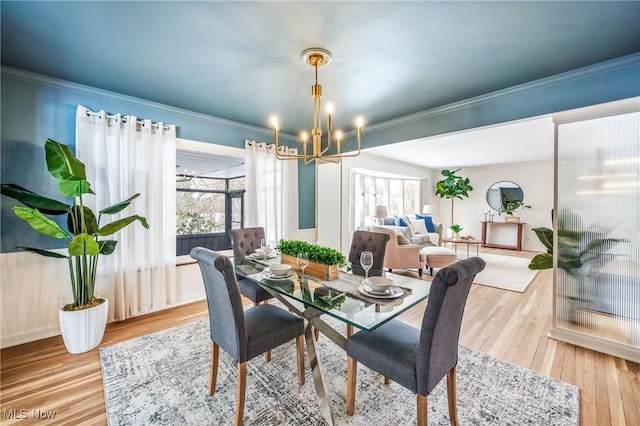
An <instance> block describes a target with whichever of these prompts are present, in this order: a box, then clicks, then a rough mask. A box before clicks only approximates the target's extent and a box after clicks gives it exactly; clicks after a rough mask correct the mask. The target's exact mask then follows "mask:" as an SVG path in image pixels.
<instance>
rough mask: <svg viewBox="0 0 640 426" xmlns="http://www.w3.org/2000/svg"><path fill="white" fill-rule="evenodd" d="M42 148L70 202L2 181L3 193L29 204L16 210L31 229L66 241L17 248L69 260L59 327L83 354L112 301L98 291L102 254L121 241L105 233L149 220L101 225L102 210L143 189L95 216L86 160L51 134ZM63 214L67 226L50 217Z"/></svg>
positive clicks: (99, 332) (97, 337)
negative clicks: (51, 246) (57, 246)
mask: <svg viewBox="0 0 640 426" xmlns="http://www.w3.org/2000/svg"><path fill="white" fill-rule="evenodd" d="M44 148H45V155H46V162H47V170H48V171H49V173H50V174H51V175H53V177H55V178H56V179H58V188H59V190H60V193H61V194H62V195H63V196H65V197H69V198H72V199H73V202H72V204H70V205H69V204H66V203H64V202H60V201H56V200H53V199H50V198H47V197H44V196H42V195H39V194H36V193H35V192H32V191H30V190H28V189H25V188H22V187H20V186H18V185H15V184H2V195H6V196H8V197H11V198H13V199H15V200H18V201H19V202H21V203H22V204H24V205H25V206H26V207H22V206H16V207H14V208H13V211H14V213H15V214H16V216H18V217H19V218H20V219H22V220H24V221H26V222H27V223H28V224H29V225H31V227H32V228H33V229H35V230H36V231H38V232H40V233H42V234H44V235H46V236H49V237H53V238H59V239H66V240H67V253H68V254H61V253H58V252H56V251H50V250H42V249H38V248H33V247H24V246H19V247H18V248H21V249H23V250H27V251H30V252H33V253H37V254H40V255H42V256H47V257H53V258H58V259H67V262H68V263H69V275H70V278H71V290H72V293H73V303H69V304H67V305H65V306H64V307H62V309H61V310H60V315H59V317H60V329H61V331H62V337H63V339H64V343H65V346H66V347H67V350H68V351H69V352H70V353H72V354H73V353H82V352H87V351H89V350H91V349H93V348H95V347H96V346H98V345H99V344H100V342H101V341H102V336H103V335H104V329H105V326H106V322H107V314H108V301H107V300H106V299H100V298H97V297H96V296H95V283H96V273H97V266H98V256H99V255H101V254H102V255H109V254H111V253H113V251H114V250H115V248H116V244H117V243H118V242H117V241H116V240H113V239H101V237H107V236H109V235H112V234H114V233H116V232H118V231H119V230H121V229H122V228H124V227H126V226H127V225H129V224H131V223H133V222H135V221H139V222H140V223H141V224H142V226H144V227H145V228H149V225H148V224H147V220H146V219H145V218H144V217H142V216H138V215H133V216H128V217H125V218H122V219H118V220H116V221H114V222H111V223H108V224H106V225H103V226H100V219H101V218H102V216H103V215H105V214H116V213H119V212H121V211H122V210H124V209H125V208H126V207H127V206H129V204H130V203H131V201H132V200H133V199H135V198H137V197H138V196H139V195H140V194H135V195H133V196H131V197H129V198H128V199H126V200H124V201H121V202H119V203H117V204H114V205H112V206H110V207H107V208H104V209H102V210H100V211H99V212H98V213H99V214H98V217H97V218H96V215H95V214H94V213H93V211H92V210H91V209H90V208H89V207H87V206H85V205H84V203H83V195H85V194H95V193H94V192H93V190H92V189H91V185H90V184H89V182H87V179H86V174H85V165H84V163H82V162H81V161H80V160H78V159H77V158H76V157H75V155H74V154H73V153H72V152H71V150H70V149H69V147H68V146H67V145H64V144H62V143H59V142H56V141H54V140H51V139H48V140H47V142H46V143H45V145H44ZM61 215H66V219H67V220H66V223H67V229H64V228H63V227H62V226H60V225H59V224H58V223H57V222H55V221H53V220H52V219H50V218H49V217H47V216H61Z"/></svg>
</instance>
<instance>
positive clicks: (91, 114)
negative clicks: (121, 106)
mask: <svg viewBox="0 0 640 426" xmlns="http://www.w3.org/2000/svg"><path fill="white" fill-rule="evenodd" d="M99 115H101V113H99V112H93V111H89V110H87V117H91V116H99ZM106 116H107V119H108V120H115V119H116V118H118V116H117V115H109V114H106ZM128 117H129V116H127V115H123V116H120V119H121V120H122V122H123V123H126V122H127V121H128ZM136 124H140V125H144V122H143V121H142V120H136ZM151 125H152V126H154V127H156V128H158V127H159V125H160V123H151ZM162 129H163V130H171V126H169V125H165V126H162Z"/></svg>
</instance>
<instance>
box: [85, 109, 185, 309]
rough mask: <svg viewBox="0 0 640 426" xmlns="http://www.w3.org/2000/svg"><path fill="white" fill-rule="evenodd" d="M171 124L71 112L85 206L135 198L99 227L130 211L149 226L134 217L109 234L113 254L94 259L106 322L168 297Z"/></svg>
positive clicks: (162, 303) (171, 282)
mask: <svg viewBox="0 0 640 426" xmlns="http://www.w3.org/2000/svg"><path fill="white" fill-rule="evenodd" d="M175 139H176V129H175V126H173V125H165V124H163V123H152V122H151V121H150V120H142V121H139V120H138V119H137V118H136V117H134V116H131V115H129V116H121V115H120V114H117V115H115V116H107V114H106V113H105V112H104V111H100V113H98V114H95V113H92V112H91V111H90V110H88V109H87V108H85V107H83V106H80V105H79V106H78V108H77V111H76V155H77V156H78V158H79V159H80V160H81V161H83V162H84V163H85V164H86V166H87V180H88V181H89V183H90V184H91V187H92V189H93V191H94V192H95V193H96V196H91V195H89V196H86V197H85V199H86V200H85V204H86V205H88V206H89V207H91V208H92V209H94V211H95V212H96V214H97V212H98V211H99V210H101V209H103V208H105V207H108V206H111V205H113V204H115V203H118V202H120V201H123V200H126V199H127V198H129V197H130V196H132V195H133V194H136V193H140V194H141V195H140V197H138V198H136V199H135V200H133V201H132V203H131V204H130V205H129V207H127V208H126V209H124V210H123V211H122V212H120V213H119V214H117V215H107V216H106V217H103V218H102V220H101V222H100V224H101V225H104V224H107V223H110V222H112V221H114V220H116V219H120V218H123V217H127V216H130V215H133V214H137V215H140V216H143V217H146V218H147V221H148V223H149V229H145V228H143V227H142V225H141V224H140V223H139V222H137V221H136V222H134V223H133V224H131V225H129V226H128V227H126V228H124V229H122V230H121V231H119V232H118V233H116V234H115V235H114V236H113V237H112V238H114V239H115V240H117V241H118V245H117V247H116V250H115V252H114V253H113V254H111V255H108V256H100V260H99V262H100V263H99V266H98V279H97V282H96V292H97V293H98V295H99V296H102V297H106V298H108V299H109V302H110V303H109V308H110V310H111V312H110V313H109V319H110V320H114V319H115V320H123V319H125V318H128V317H131V316H135V315H138V314H142V313H145V312H150V311H155V310H159V309H162V308H164V307H166V306H169V305H172V304H174V303H175V300H176V280H175V261H176V249H175V245H176V235H175V229H176V215H175V209H176V206H175V195H176V186H175V185H176V184H175V170H176V142H175Z"/></svg>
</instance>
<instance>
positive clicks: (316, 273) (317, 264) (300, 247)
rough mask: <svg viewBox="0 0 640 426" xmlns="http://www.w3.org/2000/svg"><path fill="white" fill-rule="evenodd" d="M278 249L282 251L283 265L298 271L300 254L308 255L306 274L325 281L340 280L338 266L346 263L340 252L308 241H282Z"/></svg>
mask: <svg viewBox="0 0 640 426" xmlns="http://www.w3.org/2000/svg"><path fill="white" fill-rule="evenodd" d="M277 249H278V250H279V251H280V254H281V258H282V263H286V264H288V265H291V266H292V267H293V268H294V269H296V270H299V269H300V268H298V262H297V256H298V253H307V255H308V256H309V266H307V267H306V268H305V271H304V272H305V274H308V275H311V276H313V277H316V278H320V279H323V280H336V279H338V266H339V265H344V263H345V262H346V258H345V257H344V254H342V253H341V252H339V251H338V250H335V249H332V248H330V247H324V246H321V245H318V244H311V243H308V242H306V241H298V240H280V242H279V243H278V247H277Z"/></svg>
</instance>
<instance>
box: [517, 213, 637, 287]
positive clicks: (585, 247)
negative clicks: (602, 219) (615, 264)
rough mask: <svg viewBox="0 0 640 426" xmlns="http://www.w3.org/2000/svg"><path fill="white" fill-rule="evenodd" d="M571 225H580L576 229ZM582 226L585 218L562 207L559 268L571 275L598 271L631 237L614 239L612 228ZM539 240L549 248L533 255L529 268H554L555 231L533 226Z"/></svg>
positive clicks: (560, 214)
mask: <svg viewBox="0 0 640 426" xmlns="http://www.w3.org/2000/svg"><path fill="white" fill-rule="evenodd" d="M572 228H578V230H574V229H572ZM581 228H583V225H582V220H580V218H579V217H578V216H577V215H576V214H575V213H573V212H572V211H570V210H568V209H561V210H560V212H559V214H558V268H561V269H563V270H565V271H566V272H567V273H568V274H569V275H571V276H578V275H580V274H584V273H585V272H588V271H585V270H584V269H586V268H589V269H590V270H591V271H597V270H599V269H600V268H602V267H603V266H604V265H605V264H606V263H607V262H609V261H610V260H612V258H613V254H611V253H610V251H611V249H612V248H613V247H614V246H615V245H617V244H619V243H622V242H627V241H628V240H626V239H622V238H611V237H609V234H610V233H611V232H612V231H613V228H612V227H609V228H607V227H603V226H600V225H592V226H589V227H588V228H584V229H581ZM533 232H535V234H536V236H537V237H538V239H539V240H540V242H541V243H542V244H543V245H544V246H545V248H546V249H547V252H546V253H540V254H537V255H536V256H534V258H533V259H531V262H530V263H529V269H533V270H539V269H550V268H553V237H554V235H553V230H551V229H549V228H546V227H541V228H533Z"/></svg>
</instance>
